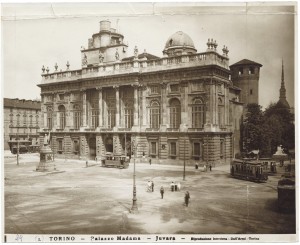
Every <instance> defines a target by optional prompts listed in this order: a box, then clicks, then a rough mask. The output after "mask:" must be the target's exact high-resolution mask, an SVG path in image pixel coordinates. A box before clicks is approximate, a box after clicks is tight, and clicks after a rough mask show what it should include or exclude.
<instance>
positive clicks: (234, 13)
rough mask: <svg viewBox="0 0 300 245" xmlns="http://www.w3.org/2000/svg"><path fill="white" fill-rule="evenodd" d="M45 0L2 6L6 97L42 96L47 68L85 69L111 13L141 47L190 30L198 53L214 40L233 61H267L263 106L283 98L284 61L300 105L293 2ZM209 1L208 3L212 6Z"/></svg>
mask: <svg viewBox="0 0 300 245" xmlns="http://www.w3.org/2000/svg"><path fill="white" fill-rule="evenodd" d="M279 4H280V3H273V4H271V3H250V4H249V3H248V4H245V3H231V4H223V5H220V4H212V3H204V4H203V3H155V4H153V3H106V4H104V3H90V4H82V3H73V4H67V3H55V4H49V3H42V4H37V3H35V4H3V5H2V45H1V48H2V55H1V59H2V60H1V64H2V67H1V70H2V88H3V92H2V96H3V97H6V98H19V99H39V98H40V89H39V88H38V87H37V84H39V83H40V82H41V72H42V71H41V68H42V66H43V65H44V66H45V67H49V69H50V72H51V71H53V70H54V65H55V63H57V64H58V66H59V68H58V69H59V70H60V69H62V70H65V69H66V65H65V64H66V63H67V61H69V63H70V65H71V66H70V69H79V68H80V67H81V52H80V48H81V46H85V47H87V45H88V38H91V37H92V35H93V34H94V33H97V32H99V22H100V21H101V20H105V19H109V20H110V21H111V23H112V27H113V28H117V29H118V30H119V31H120V32H121V33H122V34H123V35H124V41H125V43H127V42H128V45H129V47H128V56H131V55H133V53H134V52H133V49H134V46H137V47H138V49H139V52H140V53H141V52H143V51H144V49H146V51H147V52H148V53H151V54H153V55H156V56H159V57H162V51H163V49H164V46H165V43H166V41H167V39H168V38H169V37H170V36H171V35H172V34H174V33H175V32H177V31H183V32H185V33H186V34H188V35H189V36H190V37H191V39H192V40H193V42H194V44H195V47H196V49H197V52H199V53H200V52H205V51H206V48H207V46H206V42H207V40H208V38H213V39H214V40H217V43H218V45H219V46H218V51H219V53H222V51H221V50H222V48H223V45H226V46H227V47H228V49H229V59H230V60H229V63H230V65H232V64H234V63H236V62H238V61H240V60H242V59H249V60H253V61H255V62H258V63H260V64H262V65H263V66H262V68H261V71H260V80H259V104H260V105H262V106H263V107H264V108H265V107H267V106H268V105H269V104H270V103H271V102H277V101H278V99H279V89H280V83H281V63H282V60H283V61H284V74H285V86H286V91H287V92H286V93H287V100H288V102H289V104H290V106H294V104H295V14H294V13H295V10H294V7H293V6H292V5H289V6H288V5H287V4H288V3H287V2H286V3H281V6H279ZM208 5H209V6H208Z"/></svg>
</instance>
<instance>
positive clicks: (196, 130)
mask: <svg viewBox="0 0 300 245" xmlns="http://www.w3.org/2000/svg"><path fill="white" fill-rule="evenodd" d="M188 132H204V128H188Z"/></svg>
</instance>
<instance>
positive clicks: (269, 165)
mask: <svg viewBox="0 0 300 245" xmlns="http://www.w3.org/2000/svg"><path fill="white" fill-rule="evenodd" d="M259 161H260V162H261V163H262V165H263V168H264V170H265V171H266V172H267V173H269V174H275V173H277V168H276V161H274V160H272V159H271V158H260V159H259Z"/></svg>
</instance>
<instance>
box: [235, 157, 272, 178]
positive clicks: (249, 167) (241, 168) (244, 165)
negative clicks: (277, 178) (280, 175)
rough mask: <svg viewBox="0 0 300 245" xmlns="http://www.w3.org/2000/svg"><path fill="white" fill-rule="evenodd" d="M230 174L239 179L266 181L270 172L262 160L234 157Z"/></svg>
mask: <svg viewBox="0 0 300 245" xmlns="http://www.w3.org/2000/svg"><path fill="white" fill-rule="evenodd" d="M230 175H231V176H232V177H234V178H237V179H243V180H249V181H254V182H266V181H267V180H268V174H267V172H266V171H265V170H264V166H263V164H262V162H260V161H258V160H250V159H241V160H240V159H234V160H233V161H232V162H231V164H230Z"/></svg>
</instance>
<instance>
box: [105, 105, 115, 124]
mask: <svg viewBox="0 0 300 245" xmlns="http://www.w3.org/2000/svg"><path fill="white" fill-rule="evenodd" d="M115 115H116V110H115V109H112V108H108V110H107V116H108V117H107V125H108V127H109V128H113V127H114V126H115V125H116V116H115Z"/></svg>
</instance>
